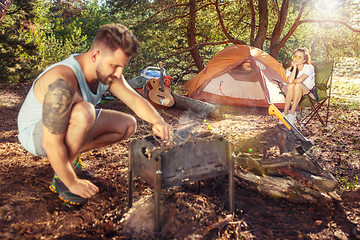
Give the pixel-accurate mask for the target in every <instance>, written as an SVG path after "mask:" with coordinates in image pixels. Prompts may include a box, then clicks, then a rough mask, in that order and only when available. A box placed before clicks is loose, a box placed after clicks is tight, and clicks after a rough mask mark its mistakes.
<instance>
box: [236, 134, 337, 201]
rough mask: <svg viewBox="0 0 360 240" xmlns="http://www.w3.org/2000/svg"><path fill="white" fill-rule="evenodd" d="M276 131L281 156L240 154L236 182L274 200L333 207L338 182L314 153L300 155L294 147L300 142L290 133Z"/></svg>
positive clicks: (237, 160) (237, 162) (237, 159)
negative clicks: (280, 199) (279, 199)
mask: <svg viewBox="0 0 360 240" xmlns="http://www.w3.org/2000/svg"><path fill="white" fill-rule="evenodd" d="M274 131H275V132H276V136H277V140H278V148H279V152H280V154H279V155H275V156H274V155H271V154H270V155H269V156H267V155H268V154H266V153H265V154H252V153H243V152H240V153H238V154H237V155H236V159H235V165H236V168H235V177H236V182H237V183H238V184H240V185H241V186H243V187H246V188H249V189H253V190H256V191H259V192H260V193H262V194H265V195H268V196H271V197H273V198H283V199H287V200H289V201H291V202H296V203H317V204H325V205H327V206H329V207H330V206H332V204H333V200H336V201H340V200H341V198H340V196H339V194H338V193H337V190H338V182H337V181H336V179H335V178H334V177H333V176H332V175H331V173H329V172H328V171H326V170H325V169H323V168H322V167H321V166H320V165H319V164H318V162H317V161H318V160H317V159H315V158H314V157H313V155H314V154H313V151H312V150H310V151H308V152H306V153H305V154H303V155H300V154H298V153H297V152H296V151H295V148H296V146H298V145H299V143H298V142H297V141H296V139H295V137H294V136H293V135H292V134H291V133H290V132H288V131H286V130H284V129H281V128H280V127H276V128H275V129H274ZM281 136H282V137H281ZM285 140H286V141H285Z"/></svg>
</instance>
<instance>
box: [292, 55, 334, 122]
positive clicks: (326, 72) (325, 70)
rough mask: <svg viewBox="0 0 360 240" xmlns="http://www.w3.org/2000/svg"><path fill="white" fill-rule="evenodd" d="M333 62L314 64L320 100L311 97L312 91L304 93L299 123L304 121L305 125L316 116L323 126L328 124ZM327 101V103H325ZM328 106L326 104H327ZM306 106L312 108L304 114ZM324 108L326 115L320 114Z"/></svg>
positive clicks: (316, 88) (316, 87) (317, 92)
mask: <svg viewBox="0 0 360 240" xmlns="http://www.w3.org/2000/svg"><path fill="white" fill-rule="evenodd" d="M333 65H334V63H333V62H328V63H322V64H313V66H314V67H315V86H314V88H315V90H316V94H317V96H318V100H317V101H316V100H314V99H313V98H312V97H310V95H309V94H310V92H311V91H312V90H313V89H311V91H310V92H309V93H308V94H306V95H304V96H303V97H302V99H301V101H300V103H299V107H300V109H301V112H300V116H301V120H300V122H299V123H304V126H305V125H306V124H308V123H309V122H310V120H311V119H314V117H316V118H317V119H318V120H319V121H320V123H321V124H322V125H323V126H327V123H328V118H329V108H330V97H331V84H332V72H333ZM326 101H327V104H325V103H326ZM324 104H325V105H326V106H325V105H324ZM304 108H311V109H310V113H308V114H305V116H304V117H302V115H303V109H304ZM322 109H325V110H326V113H325V116H320V114H319V113H320V111H321V110H322Z"/></svg>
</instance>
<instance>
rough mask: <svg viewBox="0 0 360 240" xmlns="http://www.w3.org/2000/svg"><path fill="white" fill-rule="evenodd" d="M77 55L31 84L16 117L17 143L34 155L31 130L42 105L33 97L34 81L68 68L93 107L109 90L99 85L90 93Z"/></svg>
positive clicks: (38, 117) (38, 118) (38, 119)
mask: <svg viewBox="0 0 360 240" xmlns="http://www.w3.org/2000/svg"><path fill="white" fill-rule="evenodd" d="M76 55H79V54H72V55H71V56H70V57H69V58H67V59H65V60H63V61H61V62H58V63H55V64H53V65H51V66H50V67H48V68H46V69H45V71H44V72H42V73H41V74H40V75H39V76H38V77H37V78H36V79H35V81H34V82H33V84H32V87H31V88H30V90H29V93H28V94H27V96H26V98H25V101H24V103H23V105H22V106H21V109H20V112H19V115H18V129H19V136H18V138H19V141H20V143H21V144H22V145H23V147H24V148H25V149H26V150H28V151H29V152H31V153H32V154H34V155H36V154H35V147H34V146H33V145H34V144H33V142H34V141H33V130H34V127H35V126H36V124H37V123H38V122H39V121H40V120H41V119H42V110H43V105H42V104H41V103H39V102H38V101H37V100H36V98H35V96H34V85H35V83H36V81H37V80H38V79H39V78H40V77H41V76H42V75H43V74H44V73H46V72H47V71H49V70H50V69H52V68H54V67H56V66H58V65H65V66H68V67H70V68H71V69H72V70H73V72H74V73H75V76H76V79H77V81H78V83H79V87H80V91H81V94H82V97H83V99H84V101H87V102H90V103H92V104H93V105H96V104H98V103H99V102H100V100H101V96H102V94H103V93H104V92H105V91H106V90H107V89H108V88H109V86H108V85H103V84H102V83H99V86H98V89H97V92H96V94H94V93H92V92H91V90H90V88H89V85H88V84H87V82H86V79H85V76H84V73H83V71H82V68H81V66H80V64H79V62H78V61H76V59H75V58H74V56H76Z"/></svg>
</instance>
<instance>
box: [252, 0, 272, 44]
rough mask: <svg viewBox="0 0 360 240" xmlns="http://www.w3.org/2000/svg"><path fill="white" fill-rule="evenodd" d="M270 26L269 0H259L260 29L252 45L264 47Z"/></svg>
mask: <svg viewBox="0 0 360 240" xmlns="http://www.w3.org/2000/svg"><path fill="white" fill-rule="evenodd" d="M267 27H268V6H267V0H259V30H258V32H257V35H256V38H255V40H254V43H253V44H252V46H254V47H257V48H260V49H262V47H263V44H264V42H265V39H266V33H267Z"/></svg>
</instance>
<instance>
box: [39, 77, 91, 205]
mask: <svg viewBox="0 0 360 240" xmlns="http://www.w3.org/2000/svg"><path fill="white" fill-rule="evenodd" d="M73 97H74V91H73V89H72V88H71V87H70V86H69V84H68V83H67V82H66V81H65V80H64V79H63V78H57V79H56V80H55V81H54V82H52V83H51V84H50V85H49V87H48V90H47V92H46V94H45V97H44V102H43V147H44V149H45V151H46V153H47V157H48V159H49V161H50V164H51V166H52V168H53V169H54V171H55V172H56V174H57V175H58V176H59V178H60V179H61V181H63V183H64V184H65V185H66V186H67V187H68V188H69V190H70V191H71V192H72V193H74V194H76V195H79V196H81V197H83V198H89V197H91V196H93V195H94V194H96V193H97V191H98V189H97V187H96V186H95V185H93V184H92V183H90V182H89V181H84V180H81V179H78V178H77V177H76V174H75V172H74V169H73V168H72V165H71V161H70V159H69V155H68V149H67V147H66V145H65V143H64V142H65V140H64V139H65V134H66V131H67V128H68V124H69V118H70V113H71V107H72V105H73Z"/></svg>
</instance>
